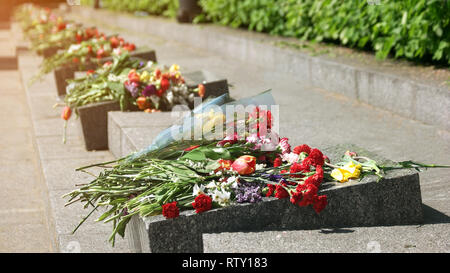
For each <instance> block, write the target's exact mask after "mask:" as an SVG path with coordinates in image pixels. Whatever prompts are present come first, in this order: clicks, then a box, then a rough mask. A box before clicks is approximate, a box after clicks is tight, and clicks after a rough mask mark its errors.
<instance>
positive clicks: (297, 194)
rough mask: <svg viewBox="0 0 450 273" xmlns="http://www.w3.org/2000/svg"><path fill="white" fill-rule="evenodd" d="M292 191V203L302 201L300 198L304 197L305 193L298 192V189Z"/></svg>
mask: <svg viewBox="0 0 450 273" xmlns="http://www.w3.org/2000/svg"><path fill="white" fill-rule="evenodd" d="M291 193H292V195H291V199H290V201H291V203H292V204H294V205H295V204H297V203H298V202H299V201H300V199H302V196H303V194H302V192H298V191H296V192H291Z"/></svg>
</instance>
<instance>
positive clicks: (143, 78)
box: [139, 70, 151, 82]
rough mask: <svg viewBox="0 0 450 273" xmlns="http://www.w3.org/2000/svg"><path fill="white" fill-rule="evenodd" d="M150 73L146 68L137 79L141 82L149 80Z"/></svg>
mask: <svg viewBox="0 0 450 273" xmlns="http://www.w3.org/2000/svg"><path fill="white" fill-rule="evenodd" d="M150 76H151V75H150V73H148V72H147V71H146V70H145V71H144V72H142V74H141V76H140V77H139V81H141V82H148V81H149V80H150Z"/></svg>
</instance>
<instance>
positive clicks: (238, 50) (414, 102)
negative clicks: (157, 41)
mask: <svg viewBox="0 0 450 273" xmlns="http://www.w3.org/2000/svg"><path fill="white" fill-rule="evenodd" d="M72 14H74V15H75V16H81V17H85V18H86V17H87V18H102V19H103V20H102V22H103V23H105V24H109V25H112V26H115V27H120V26H126V27H127V29H129V30H130V31H134V32H142V33H148V34H151V35H156V36H159V37H162V38H164V39H167V40H177V41H180V42H184V43H187V44H190V45H192V46H194V47H197V48H202V49H206V50H208V51H212V52H216V53H217V54H220V55H222V56H223V55H226V56H229V57H232V58H236V59H239V60H241V61H245V62H251V63H254V64H257V65H262V66H271V67H274V69H276V70H278V71H284V72H287V73H290V74H292V75H295V76H296V77H298V78H299V80H301V81H304V82H306V83H309V84H311V85H314V86H316V87H320V88H324V89H326V90H328V91H331V92H336V93H340V94H342V95H345V96H347V97H349V98H352V99H357V100H359V101H361V102H364V103H367V104H370V105H373V106H375V107H379V108H382V109H385V110H389V111H391V112H393V113H396V114H399V115H401V116H403V117H406V118H410V119H415V120H419V121H421V122H424V123H427V124H431V125H435V126H438V127H441V128H443V129H445V130H447V131H449V130H450V119H448V118H446V117H449V116H450V90H449V88H448V87H446V86H438V85H437V84H428V83H426V82H422V81H418V80H417V79H415V78H410V77H405V76H404V75H396V74H395V73H386V72H383V71H375V70H374V69H371V68H370V67H369V68H368V67H363V66H356V65H353V64H346V63H342V62H338V61H335V60H331V59H327V58H325V57H315V56H310V55H308V54H305V53H302V52H298V51H295V50H292V49H284V48H280V47H277V46H275V45H273V44H271V43H269V42H267V41H265V40H266V39H267V40H273V39H274V38H273V37H271V38H270V39H269V36H268V35H264V34H260V33H249V32H244V31H242V30H235V29H230V28H223V27H218V26H214V25H192V24H177V23H176V22H173V21H171V20H167V19H163V18H158V17H145V18H142V17H133V16H131V15H130V14H126V13H117V12H111V11H107V10H94V9H91V8H87V7H76V8H73V9H72ZM112 15H113V16H112ZM261 56H264V58H262V57H261ZM391 70H392V69H391ZM230 80H232V79H230ZM344 83H345V84H344Z"/></svg>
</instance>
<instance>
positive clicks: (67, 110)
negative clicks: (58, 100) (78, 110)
mask: <svg viewBox="0 0 450 273" xmlns="http://www.w3.org/2000/svg"><path fill="white" fill-rule="evenodd" d="M71 115H72V109H70V107H69V106H66V107H64V109H63V111H62V113H61V118H62V119H63V120H68V119H69V118H70V116H71Z"/></svg>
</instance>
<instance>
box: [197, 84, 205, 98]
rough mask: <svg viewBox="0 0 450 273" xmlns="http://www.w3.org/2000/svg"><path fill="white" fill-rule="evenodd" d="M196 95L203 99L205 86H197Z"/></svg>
mask: <svg viewBox="0 0 450 273" xmlns="http://www.w3.org/2000/svg"><path fill="white" fill-rule="evenodd" d="M198 95H199V96H200V97H201V98H203V96H205V86H204V85H203V84H199V85H198Z"/></svg>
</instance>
